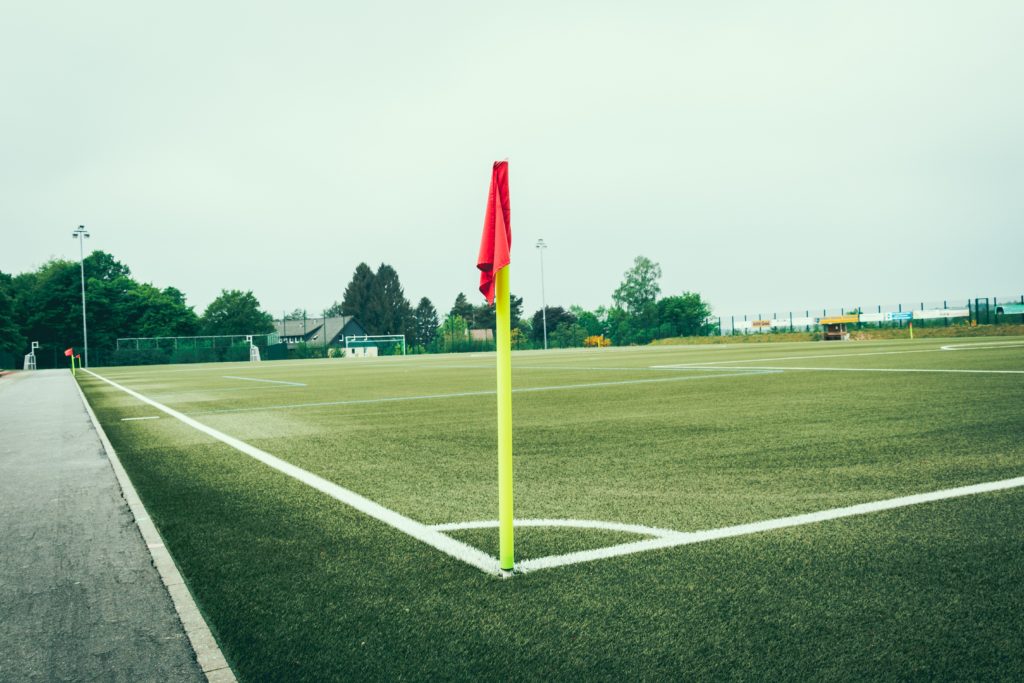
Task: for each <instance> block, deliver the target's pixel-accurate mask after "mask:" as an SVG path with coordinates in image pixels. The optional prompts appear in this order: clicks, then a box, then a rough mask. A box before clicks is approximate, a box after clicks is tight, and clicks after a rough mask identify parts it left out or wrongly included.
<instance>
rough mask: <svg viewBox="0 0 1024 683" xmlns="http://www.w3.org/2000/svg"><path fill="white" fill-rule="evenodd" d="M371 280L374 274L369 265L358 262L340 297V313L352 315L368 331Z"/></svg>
mask: <svg viewBox="0 0 1024 683" xmlns="http://www.w3.org/2000/svg"><path fill="white" fill-rule="evenodd" d="M373 280H374V274H373V271H372V270H370V266H368V265H366V264H365V263H360V264H359V265H358V266H356V270H355V272H354V273H352V281H351V282H349V283H348V286H347V287H345V294H344V295H343V296H342V299H341V312H342V314H344V315H351V316H354V317H355V318H356V320H358V321H359V322H360V323H362V325H363V327H364V328H366V330H367V331H368V332H370V326H369V322H370V321H369V320H368V319H367V317H366V315H367V309H368V307H369V305H370V297H371V296H372V291H373ZM371 334H376V332H371Z"/></svg>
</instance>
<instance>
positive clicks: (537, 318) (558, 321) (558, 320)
mask: <svg viewBox="0 0 1024 683" xmlns="http://www.w3.org/2000/svg"><path fill="white" fill-rule="evenodd" d="M543 310H546V311H547V325H548V338H549V339H550V338H551V335H552V333H553V332H554V331H555V329H556V328H557V327H558V326H559V325H562V324H563V323H565V324H569V325H572V324H574V323H575V322H576V316H574V315H573V314H572V313H570V312H569V311H567V310H565V309H564V308H562V307H561V306H548V307H547V308H546V309H543ZM531 335H532V339H533V341H535V342H538V343H543V341H544V313H543V311H542V310H541V309H538V310H537V312H536V313H534V314H533V327H532V329H531Z"/></svg>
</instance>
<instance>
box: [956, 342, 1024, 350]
mask: <svg viewBox="0 0 1024 683" xmlns="http://www.w3.org/2000/svg"><path fill="white" fill-rule="evenodd" d="M1008 346H1024V341H990V342H976V343H973V344H970V343H968V344H946V345H945V346H943V347H941V349H942V350H943V351H971V350H973V349H988V350H990V351H991V350H993V349H1002V348H1006V347H1008Z"/></svg>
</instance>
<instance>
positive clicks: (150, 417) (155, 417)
mask: <svg viewBox="0 0 1024 683" xmlns="http://www.w3.org/2000/svg"><path fill="white" fill-rule="evenodd" d="M159 419H160V416H159V415H147V416H145V417H122V418H121V422H134V421H136V420H159Z"/></svg>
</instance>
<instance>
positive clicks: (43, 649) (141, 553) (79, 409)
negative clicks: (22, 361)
mask: <svg viewBox="0 0 1024 683" xmlns="http://www.w3.org/2000/svg"><path fill="white" fill-rule="evenodd" d="M93 680H103V681H133V682H134V681H205V680H206V676H204V675H203V673H202V671H201V669H200V667H199V665H198V663H197V662H196V657H195V654H194V653H193V651H192V648H191V646H190V644H189V641H188V638H187V637H186V635H185V631H184V629H183V627H182V625H181V621H180V619H179V618H178V615H177V613H176V612H175V610H174V606H173V603H172V602H171V598H170V596H169V594H168V592H167V589H166V588H165V587H164V585H163V583H162V582H161V579H160V575H159V574H158V572H157V570H156V569H155V568H154V566H153V562H152V558H151V556H150V554H149V551H148V550H147V548H146V544H145V542H144V541H143V539H142V536H141V534H140V532H139V529H138V527H137V526H136V525H135V523H134V521H133V517H132V514H131V512H130V510H129V509H128V506H127V504H126V503H125V501H124V498H122V495H121V489H120V487H119V486H118V483H117V479H116V478H115V475H114V472H113V470H112V469H111V465H110V463H109V462H108V460H107V457H106V454H105V453H104V450H103V447H102V445H101V443H100V440H99V437H98V435H97V434H96V431H95V430H94V428H93V426H92V423H91V421H90V419H89V416H88V414H87V413H86V411H85V408H84V406H83V405H82V399H81V397H80V395H79V393H78V389H77V387H76V386H75V383H74V380H73V379H72V377H71V375H70V373H69V372H68V371H67V370H40V371H37V372H23V373H15V374H13V375H8V376H5V377H2V378H0V681H93Z"/></svg>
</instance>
